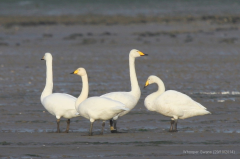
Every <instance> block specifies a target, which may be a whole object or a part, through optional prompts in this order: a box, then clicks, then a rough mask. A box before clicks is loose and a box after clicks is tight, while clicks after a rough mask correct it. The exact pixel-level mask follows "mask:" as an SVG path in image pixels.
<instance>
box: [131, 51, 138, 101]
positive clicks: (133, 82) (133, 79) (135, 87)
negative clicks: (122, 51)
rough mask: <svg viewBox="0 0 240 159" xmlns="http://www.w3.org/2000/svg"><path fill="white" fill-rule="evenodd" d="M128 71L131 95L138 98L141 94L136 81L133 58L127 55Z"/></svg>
mask: <svg viewBox="0 0 240 159" xmlns="http://www.w3.org/2000/svg"><path fill="white" fill-rule="evenodd" d="M129 70H130V81H131V87H132V88H131V93H133V95H135V96H139V97H140V94H141V91H140V88H139V85H138V80H137V75H136V70H135V58H134V57H132V56H131V55H129Z"/></svg>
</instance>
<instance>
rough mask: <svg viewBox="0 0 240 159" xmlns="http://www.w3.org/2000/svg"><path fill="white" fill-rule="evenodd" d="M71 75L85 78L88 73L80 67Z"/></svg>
mask: <svg viewBox="0 0 240 159" xmlns="http://www.w3.org/2000/svg"><path fill="white" fill-rule="evenodd" d="M71 74H75V75H79V76H84V75H87V72H86V70H85V69H84V68H82V67H80V68H78V69H76V70H75V71H74V72H72V73H71Z"/></svg>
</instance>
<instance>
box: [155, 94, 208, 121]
mask: <svg viewBox="0 0 240 159" xmlns="http://www.w3.org/2000/svg"><path fill="white" fill-rule="evenodd" d="M154 105H155V108H156V111H157V112H159V113H161V114H163V115H165V116H171V117H173V116H177V117H178V118H180V119H185V118H189V117H193V116H198V115H205V114H210V112H209V111H207V110H206V108H205V107H204V106H202V105H201V104H200V103H198V102H196V101H194V100H193V99H192V98H190V97H189V96H187V95H185V94H183V93H181V92H177V91H174V90H169V91H166V92H164V93H163V94H161V95H160V96H159V97H158V98H157V99H156V100H155V101H154Z"/></svg>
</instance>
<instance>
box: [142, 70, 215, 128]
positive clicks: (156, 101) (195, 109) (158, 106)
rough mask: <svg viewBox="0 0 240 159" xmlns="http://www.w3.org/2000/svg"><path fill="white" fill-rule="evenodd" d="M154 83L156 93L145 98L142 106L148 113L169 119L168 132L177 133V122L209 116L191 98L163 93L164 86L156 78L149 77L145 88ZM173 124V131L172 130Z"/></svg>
mask: <svg viewBox="0 0 240 159" xmlns="http://www.w3.org/2000/svg"><path fill="white" fill-rule="evenodd" d="M152 83H156V84H157V85H158V91H157V92H154V93H152V94H150V95H148V96H147V97H146V98H145V101H144V105H145V107H146V108H147V109H148V110H150V111H156V112H158V113H160V114H162V115H164V116H168V117H171V119H172V121H171V127H170V130H169V131H177V120H178V119H186V118H190V117H194V116H199V115H206V114H211V113H210V112H209V111H207V109H206V108H205V107H204V106H202V105H201V104H200V103H198V102H196V101H194V100H193V99H192V98H190V97H189V96H187V95H186V94H183V93H181V92H178V91H175V90H168V91H165V86H164V84H163V82H162V80H161V79H160V78H158V77H157V76H153V75H152V76H149V77H148V80H147V81H146V84H145V87H146V86H148V85H149V84H152ZM173 124H174V125H175V130H173Z"/></svg>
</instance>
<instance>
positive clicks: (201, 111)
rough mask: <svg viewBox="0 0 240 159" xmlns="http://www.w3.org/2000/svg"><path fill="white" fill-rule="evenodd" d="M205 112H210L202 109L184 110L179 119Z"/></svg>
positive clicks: (204, 113) (205, 113)
mask: <svg viewBox="0 0 240 159" xmlns="http://www.w3.org/2000/svg"><path fill="white" fill-rule="evenodd" d="M207 114H211V112H209V111H207V110H205V109H202V110H199V109H198V110H186V111H184V115H183V117H182V118H181V119H185V118H190V117H194V116H201V115H207Z"/></svg>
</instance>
